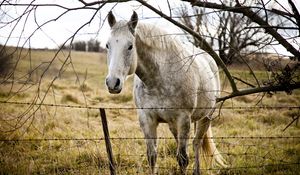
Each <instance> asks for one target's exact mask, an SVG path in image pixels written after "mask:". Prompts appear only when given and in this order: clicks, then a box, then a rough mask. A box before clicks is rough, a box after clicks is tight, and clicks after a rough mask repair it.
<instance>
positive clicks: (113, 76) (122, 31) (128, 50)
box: [106, 12, 138, 94]
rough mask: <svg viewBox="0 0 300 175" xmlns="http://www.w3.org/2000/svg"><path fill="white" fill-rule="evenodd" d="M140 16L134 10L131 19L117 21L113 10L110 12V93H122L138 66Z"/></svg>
mask: <svg viewBox="0 0 300 175" xmlns="http://www.w3.org/2000/svg"><path fill="white" fill-rule="evenodd" d="M137 21H138V16H137V14H136V12H133V14H132V16H131V19H130V21H118V22H117V21H116V19H115V17H114V15H113V14H112V12H109V14H108V23H109V25H110V27H111V36H110V38H109V40H108V42H107V44H106V48H107V50H108V53H107V65H108V75H107V77H106V86H107V87H108V90H109V92H110V93H113V94H117V93H120V92H121V90H122V87H123V84H124V81H125V80H126V77H127V76H128V75H130V74H133V73H134V72H135V70H136V67H137V57H136V48H135V28H136V26H137Z"/></svg>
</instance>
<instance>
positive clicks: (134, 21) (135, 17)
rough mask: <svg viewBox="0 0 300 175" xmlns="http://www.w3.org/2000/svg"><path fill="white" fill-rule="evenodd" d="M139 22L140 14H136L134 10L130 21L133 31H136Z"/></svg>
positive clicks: (130, 27) (129, 24)
mask: <svg viewBox="0 0 300 175" xmlns="http://www.w3.org/2000/svg"><path fill="white" fill-rule="evenodd" d="M137 23H138V15H137V14H136V12H135V11H133V14H132V16H131V18H130V21H129V22H128V26H129V29H130V30H131V32H132V33H134V30H135V27H136V25H137Z"/></svg>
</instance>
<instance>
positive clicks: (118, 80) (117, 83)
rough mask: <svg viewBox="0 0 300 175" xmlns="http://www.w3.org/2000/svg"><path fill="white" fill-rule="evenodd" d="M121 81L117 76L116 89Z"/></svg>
mask: <svg viewBox="0 0 300 175" xmlns="http://www.w3.org/2000/svg"><path fill="white" fill-rule="evenodd" d="M120 83H121V81H120V79H119V78H117V81H116V85H115V89H117V88H118V87H119V85H120Z"/></svg>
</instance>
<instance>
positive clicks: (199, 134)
mask: <svg viewBox="0 0 300 175" xmlns="http://www.w3.org/2000/svg"><path fill="white" fill-rule="evenodd" d="M209 125H210V120H209V119H208V118H206V117H205V118H202V119H200V120H199V121H197V126H196V127H197V128H196V133H195V137H194V140H193V149H194V153H195V165H194V172H193V174H194V175H199V174H200V157H199V155H200V148H201V146H202V144H203V137H204V134H205V133H206V132H207V129H208V128H209Z"/></svg>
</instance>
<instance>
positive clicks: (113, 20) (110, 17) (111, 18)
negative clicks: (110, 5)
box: [107, 11, 116, 27]
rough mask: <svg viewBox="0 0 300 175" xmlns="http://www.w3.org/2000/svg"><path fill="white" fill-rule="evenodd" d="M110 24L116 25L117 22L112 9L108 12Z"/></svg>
mask: <svg viewBox="0 0 300 175" xmlns="http://www.w3.org/2000/svg"><path fill="white" fill-rule="evenodd" d="M107 18H108V24H109V26H110V27H112V26H114V25H115V24H116V18H115V16H114V14H113V13H112V11H110V12H109V13H108V17H107Z"/></svg>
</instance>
